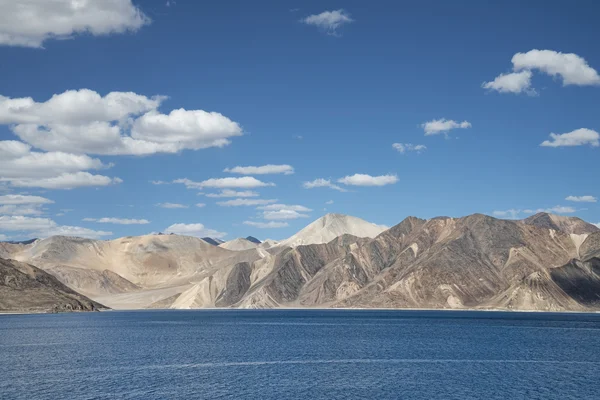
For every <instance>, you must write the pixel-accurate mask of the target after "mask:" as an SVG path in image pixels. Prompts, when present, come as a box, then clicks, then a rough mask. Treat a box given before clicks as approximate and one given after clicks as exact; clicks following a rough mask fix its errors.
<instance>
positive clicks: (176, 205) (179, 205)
mask: <svg viewBox="0 0 600 400" xmlns="http://www.w3.org/2000/svg"><path fill="white" fill-rule="evenodd" d="M156 206H157V207H161V208H189V206H186V205H185V204H178V203H158V204H157V205H156Z"/></svg>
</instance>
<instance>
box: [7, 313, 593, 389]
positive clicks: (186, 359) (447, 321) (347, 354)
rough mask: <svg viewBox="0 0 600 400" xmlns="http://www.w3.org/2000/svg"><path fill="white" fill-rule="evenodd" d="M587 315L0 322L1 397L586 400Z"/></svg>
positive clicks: (201, 316) (142, 316) (87, 317)
mask: <svg viewBox="0 0 600 400" xmlns="http://www.w3.org/2000/svg"><path fill="white" fill-rule="evenodd" d="M599 371H600V315H593V314H541V313H499V312H449V311H448V312H436V311H359V310H357V311H344V310H319V311H317V310H310V311H304V310H303V311H300V310H294V311H291V310H265V311H244V310H224V311H141V312H103V313H81V314H54V315H2V316H0V399H3V400H7V399H26V400H33V399H52V400H55V399H177V398H184V399H238V398H241V399H286V398H300V399H310V400H315V399H347V398H352V399H432V398H437V399H486V400H487V399H598V398H600V372H599Z"/></svg>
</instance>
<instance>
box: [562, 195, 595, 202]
mask: <svg viewBox="0 0 600 400" xmlns="http://www.w3.org/2000/svg"><path fill="white" fill-rule="evenodd" d="M565 200H567V201H576V202H579V203H596V202H597V201H598V199H597V198H596V197H594V196H567V198H566V199H565Z"/></svg>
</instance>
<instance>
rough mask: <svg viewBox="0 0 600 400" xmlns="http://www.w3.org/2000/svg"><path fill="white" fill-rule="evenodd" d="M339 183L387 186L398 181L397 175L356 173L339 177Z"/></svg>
mask: <svg viewBox="0 0 600 400" xmlns="http://www.w3.org/2000/svg"><path fill="white" fill-rule="evenodd" d="M338 182H339V183H343V184H344V185H352V186H385V185H392V184H394V183H396V182H398V177H397V176H396V175H380V176H371V175H367V174H354V175H350V176H345V177H343V178H341V179H338Z"/></svg>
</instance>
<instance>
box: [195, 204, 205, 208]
mask: <svg viewBox="0 0 600 400" xmlns="http://www.w3.org/2000/svg"><path fill="white" fill-rule="evenodd" d="M196 207H198V208H202V207H206V204H204V203H196Z"/></svg>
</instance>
